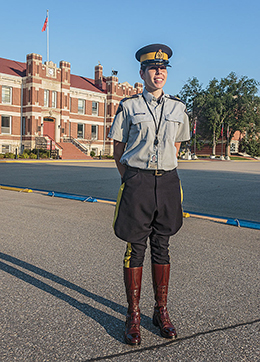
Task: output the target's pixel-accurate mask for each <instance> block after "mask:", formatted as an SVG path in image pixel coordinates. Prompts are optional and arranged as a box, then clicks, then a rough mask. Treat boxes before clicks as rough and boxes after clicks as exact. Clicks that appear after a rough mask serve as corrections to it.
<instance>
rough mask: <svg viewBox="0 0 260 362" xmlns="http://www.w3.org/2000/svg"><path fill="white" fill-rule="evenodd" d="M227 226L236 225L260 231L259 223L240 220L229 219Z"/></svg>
mask: <svg viewBox="0 0 260 362" xmlns="http://www.w3.org/2000/svg"><path fill="white" fill-rule="evenodd" d="M226 224H228V225H234V226H238V227H244V228H250V229H258V230H260V223H259V222H253V221H246V220H238V219H228V220H227V222H226Z"/></svg>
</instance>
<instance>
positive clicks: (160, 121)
mask: <svg viewBox="0 0 260 362" xmlns="http://www.w3.org/2000/svg"><path fill="white" fill-rule="evenodd" d="M142 96H143V99H144V101H145V104H146V106H147V108H148V110H149V112H150V113H151V115H152V117H153V121H154V125H155V139H154V143H153V144H154V146H157V145H158V143H159V140H158V133H159V129H160V125H161V123H162V115H163V108H164V101H163V104H162V109H161V115H160V119H159V123H158V126H157V124H156V119H155V117H154V114H153V112H152V111H151V109H150V107H149V105H148V103H147V100H146V99H145V97H144V95H143V94H142Z"/></svg>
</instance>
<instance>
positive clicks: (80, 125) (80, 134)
mask: <svg viewBox="0 0 260 362" xmlns="http://www.w3.org/2000/svg"><path fill="white" fill-rule="evenodd" d="M83 136H84V124H83V123H78V138H84V137H83Z"/></svg>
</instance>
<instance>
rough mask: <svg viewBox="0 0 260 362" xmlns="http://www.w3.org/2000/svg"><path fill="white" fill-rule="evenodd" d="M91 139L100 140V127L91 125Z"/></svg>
mask: <svg viewBox="0 0 260 362" xmlns="http://www.w3.org/2000/svg"><path fill="white" fill-rule="evenodd" d="M94 127H95V130H93V128H94ZM91 139H92V140H97V139H98V125H97V124H92V125H91Z"/></svg>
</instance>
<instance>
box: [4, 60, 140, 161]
mask: <svg viewBox="0 0 260 362" xmlns="http://www.w3.org/2000/svg"><path fill="white" fill-rule="evenodd" d="M70 69H71V67H70V63H68V62H65V61H61V62H60V64H59V67H57V65H56V64H54V63H53V62H51V61H49V62H45V63H44V64H43V63H42V56H41V55H38V54H28V55H27V57H26V63H21V62H17V61H13V60H9V59H3V58H0V118H1V123H0V153H6V152H13V153H15V152H16V150H17V152H18V153H22V151H23V149H34V148H47V149H50V148H52V149H57V150H59V155H60V156H61V157H63V155H64V154H65V149H66V148H67V145H68V144H70V147H72V146H71V145H72V144H73V145H74V147H77V148H79V149H81V151H83V152H85V153H86V154H89V153H90V151H91V150H94V151H95V153H96V154H97V155H99V154H100V152H101V154H111V153H112V142H111V140H109V139H107V134H108V131H109V128H110V126H111V124H112V121H113V118H114V115H115V112H116V110H117V107H118V104H119V102H120V100H121V99H122V98H124V97H127V96H131V95H134V94H137V93H140V92H142V84H141V83H135V85H134V86H131V85H130V84H129V83H127V82H124V83H121V84H120V83H118V78H117V77H116V76H115V75H112V76H108V77H105V76H104V75H103V67H102V65H100V64H99V65H97V66H95V77H94V79H90V78H86V77H84V76H78V75H74V74H71V72H70Z"/></svg>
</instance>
